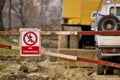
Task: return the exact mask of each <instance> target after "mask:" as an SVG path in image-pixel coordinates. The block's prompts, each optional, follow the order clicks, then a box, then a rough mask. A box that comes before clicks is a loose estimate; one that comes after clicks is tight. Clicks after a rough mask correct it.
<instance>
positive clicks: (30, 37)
mask: <svg viewBox="0 0 120 80" xmlns="http://www.w3.org/2000/svg"><path fill="white" fill-rule="evenodd" d="M40 38H41V37H40V30H39V29H36V28H21V29H20V56H40V48H41V41H40V40H41V39H40Z"/></svg>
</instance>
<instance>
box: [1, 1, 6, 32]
mask: <svg viewBox="0 0 120 80" xmlns="http://www.w3.org/2000/svg"><path fill="white" fill-rule="evenodd" d="M4 4H5V0H0V31H3V30H4V24H3V16H2V11H3V8H4Z"/></svg>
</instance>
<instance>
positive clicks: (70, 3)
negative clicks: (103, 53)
mask: <svg viewBox="0 0 120 80" xmlns="http://www.w3.org/2000/svg"><path fill="white" fill-rule="evenodd" d="M113 1H114V0H111V2H113ZM117 1H120V0H116V2H117ZM101 2H103V3H101ZM104 3H106V0H63V1H62V14H61V15H62V18H61V24H62V27H63V29H64V26H72V27H75V26H77V27H81V30H82V31H90V30H91V24H92V22H94V19H95V18H96V16H97V15H100V13H99V12H98V8H100V7H99V6H100V4H104ZM98 13H99V14H98ZM70 38H71V37H68V38H67V40H68V41H69V42H67V46H68V48H69V45H74V44H72V43H70V42H71V41H70V40H69V39H70ZM73 38H75V37H73ZM72 40H74V39H72ZM77 40H78V41H77ZM63 41H65V40H63ZM72 42H73V41H72ZM74 42H77V44H79V45H77V46H78V47H79V48H84V47H85V46H94V44H95V41H94V36H93V35H92V36H91V35H90V36H88V35H87V36H84V35H83V36H82V37H79V39H78V37H77V36H76V38H75V40H74ZM61 43H63V42H61ZM77 46H76V47H77Z"/></svg>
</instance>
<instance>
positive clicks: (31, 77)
mask: <svg viewBox="0 0 120 80" xmlns="http://www.w3.org/2000/svg"><path fill="white" fill-rule="evenodd" d="M41 57H42V58H41ZM41 57H19V56H18V57H16V56H14V57H10V56H9V57H2V58H1V57H0V65H1V66H2V67H1V66H0V69H2V70H1V72H0V80H120V75H96V69H93V68H80V67H77V68H71V67H70V66H69V65H66V64H59V63H58V62H57V60H56V59H54V60H52V59H50V58H51V57H49V56H41Z"/></svg>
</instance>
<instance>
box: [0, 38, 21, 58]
mask: <svg viewBox="0 0 120 80" xmlns="http://www.w3.org/2000/svg"><path fill="white" fill-rule="evenodd" d="M0 44H6V45H14V46H17V45H18V44H15V43H13V42H12V41H11V40H10V38H9V37H7V36H0ZM18 54H19V51H17V50H10V49H3V48H0V56H14V55H18Z"/></svg>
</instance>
